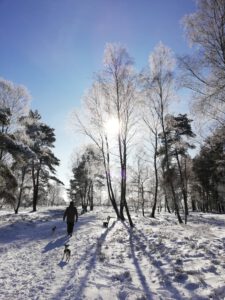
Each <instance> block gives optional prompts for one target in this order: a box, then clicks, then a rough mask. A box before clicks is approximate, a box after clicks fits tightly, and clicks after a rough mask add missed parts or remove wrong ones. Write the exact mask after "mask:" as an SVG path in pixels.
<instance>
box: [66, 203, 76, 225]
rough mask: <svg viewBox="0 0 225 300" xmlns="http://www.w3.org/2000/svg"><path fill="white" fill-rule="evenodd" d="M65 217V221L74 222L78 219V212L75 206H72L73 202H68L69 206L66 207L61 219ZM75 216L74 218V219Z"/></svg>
mask: <svg viewBox="0 0 225 300" xmlns="http://www.w3.org/2000/svg"><path fill="white" fill-rule="evenodd" d="M65 218H66V219H67V222H69V223H74V221H75V222H77V220H78V213H77V209H76V207H74V206H73V204H70V206H69V207H67V208H66V210H65V212H64V215H63V221H65ZM75 218H76V220H75Z"/></svg>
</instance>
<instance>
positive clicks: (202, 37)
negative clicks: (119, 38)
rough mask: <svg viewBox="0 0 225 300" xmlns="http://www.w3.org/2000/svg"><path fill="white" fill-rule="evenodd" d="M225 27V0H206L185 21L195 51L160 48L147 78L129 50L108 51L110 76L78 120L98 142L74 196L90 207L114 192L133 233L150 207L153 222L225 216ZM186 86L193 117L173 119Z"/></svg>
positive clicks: (76, 171) (91, 93)
mask: <svg viewBox="0 0 225 300" xmlns="http://www.w3.org/2000/svg"><path fill="white" fill-rule="evenodd" d="M224 22H225V0H199V1H197V9H196V12H195V13H193V14H191V15H187V16H185V17H184V19H183V26H184V30H185V33H186V37H187V39H188V40H189V42H190V43H191V44H192V46H193V51H192V52H193V53H192V54H191V55H184V56H180V57H175V55H174V54H173V52H172V50H171V49H169V48H168V47H167V46H165V45H164V44H162V43H159V44H158V45H157V46H156V47H155V49H154V50H153V52H152V53H151V54H150V55H149V63H148V65H147V66H146V67H145V68H144V70H143V71H141V72H137V71H136V70H135V68H134V61H133V59H132V58H131V56H130V55H129V53H128V50H127V49H126V48H125V47H123V46H121V45H119V44H107V45H106V47H105V52H104V59H103V67H102V70H100V71H99V72H98V73H97V74H96V75H95V77H94V80H93V82H92V85H91V87H90V88H89V90H88V91H87V93H86V94H85V95H84V97H83V102H82V108H81V109H79V110H76V111H75V112H74V115H73V117H74V120H75V122H76V129H77V130H79V131H81V132H82V133H83V134H85V135H86V136H88V137H89V138H90V141H91V142H92V143H91V145H88V146H87V148H86V149H83V150H82V153H81V154H80V156H79V157H77V159H76V161H75V162H74V165H73V170H72V171H73V178H72V179H71V182H70V189H69V194H70V196H71V197H74V199H75V200H76V201H78V203H82V206H83V207H84V210H85V209H86V208H87V205H88V204H89V203H90V206H91V209H92V208H93V198H95V199H97V198H99V197H100V196H99V194H101V193H100V192H101V190H102V187H105V189H106V191H107V193H105V191H104V195H105V198H106V199H107V201H109V202H110V203H111V205H112V207H113V208H114V211H115V214H116V216H117V218H118V219H121V220H124V219H125V214H126V216H127V218H128V220H129V223H130V226H133V225H134V224H133V221H132V218H131V214H130V208H131V205H133V206H134V207H135V209H139V208H141V209H142V213H143V215H144V213H145V206H146V205H147V204H149V205H150V209H151V216H152V217H155V213H156V209H157V207H158V209H159V210H161V208H162V206H163V207H164V209H165V210H167V211H169V212H171V211H174V212H175V213H176V215H177V218H178V221H179V223H183V222H185V223H186V222H187V217H188V214H189V210H190V209H191V210H193V211H195V210H201V211H205V212H212V211H214V212H223V213H224V211H225V205H224V204H225V200H224V192H225V184H224V180H223V178H224V170H225V169H224V150H225V148H224V145H225V139H224V132H225V127H224V126H225V122H224V121H225V119H224V114H225V107H224V103H225V101H224V95H225V94H224V92H225V84H224V83H225V34H224V28H225V26H224V25H225V23H224ZM179 88H182V89H184V88H186V89H189V90H190V96H189V97H190V105H191V111H190V113H189V114H191V118H190V117H189V116H188V115H187V113H182V112H179V111H178V112H176V113H174V112H173V110H174V109H173V108H172V107H174V101H175V100H176V98H177V93H178V89H179ZM181 95H182V94H181ZM193 120H194V122H193ZM193 124H194V125H193ZM193 128H194V129H193ZM202 132H203V133H204V136H202ZM196 146H197V147H196ZM193 149H195V150H193ZM190 150H192V155H190ZM193 153H194V154H193ZM97 166H98V168H97ZM103 179H104V180H103ZM93 195H95V196H93ZM162 199H163V200H162ZM181 213H182V214H181Z"/></svg>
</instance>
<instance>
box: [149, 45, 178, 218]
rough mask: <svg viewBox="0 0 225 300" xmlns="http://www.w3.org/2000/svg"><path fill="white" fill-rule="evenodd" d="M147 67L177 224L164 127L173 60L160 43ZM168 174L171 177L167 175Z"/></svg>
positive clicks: (167, 50) (171, 87)
mask: <svg viewBox="0 0 225 300" xmlns="http://www.w3.org/2000/svg"><path fill="white" fill-rule="evenodd" d="M149 66H150V74H149V79H148V81H149V87H148V93H149V94H150V95H151V96H150V100H151V103H152V105H153V107H154V111H155V115H156V117H157V118H158V120H159V123H160V127H161V131H162V136H163V140H164V143H165V145H164V146H165V168H166V173H167V176H168V183H169V187H170V192H171V195H172V198H173V203H174V207H175V210H176V214H177V218H178V221H179V223H182V222H183V221H182V219H181V217H180V213H179V207H178V202H177V197H176V192H175V187H174V184H173V177H172V173H173V172H172V169H171V165H170V158H169V148H168V141H167V134H166V126H165V116H166V114H167V112H168V108H169V105H170V104H171V102H172V101H173V100H174V97H175V92H174V74H173V71H174V67H175V60H174V57H173V53H172V51H171V50H170V49H169V48H168V47H166V46H165V45H163V44H162V43H159V44H158V45H157V46H156V47H155V49H154V51H153V53H152V54H151V55H150V57H149ZM170 173H171V176H169V175H168V174H170Z"/></svg>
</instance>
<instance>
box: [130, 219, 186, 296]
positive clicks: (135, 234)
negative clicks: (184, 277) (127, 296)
mask: <svg viewBox="0 0 225 300" xmlns="http://www.w3.org/2000/svg"><path fill="white" fill-rule="evenodd" d="M124 227H125V228H126V229H127V232H128V234H129V240H130V248H131V255H132V258H133V262H134V265H135V268H136V271H137V275H138V277H139V279H140V282H141V284H142V287H143V289H144V292H145V294H146V296H147V297H148V298H147V299H153V298H152V295H151V292H150V289H149V287H148V285H147V283H146V278H145V276H144V274H143V272H142V270H141V266H140V263H139V259H138V258H137V256H136V254H135V248H136V247H137V245H138V250H140V251H141V252H142V253H143V255H144V256H145V257H146V258H148V259H149V260H150V262H151V264H152V265H153V266H154V267H155V268H156V269H157V270H158V271H159V273H160V275H161V278H163V279H165V282H164V284H165V285H166V289H167V290H169V291H170V292H171V293H172V296H173V299H183V298H182V296H181V294H180V292H179V291H178V289H176V288H175V286H174V285H173V284H172V283H171V281H169V280H167V274H166V273H165V271H164V270H163V269H162V268H161V265H162V263H161V261H157V260H156V259H155V258H154V257H153V256H152V255H151V253H150V252H149V251H147V250H146V244H145V243H143V242H142V241H141V238H142V239H145V240H147V237H146V236H145V235H144V234H143V233H142V231H141V230H138V229H136V228H130V227H128V226H127V225H126V224H125V223H124ZM169 264H170V266H172V262H171V261H170V262H169Z"/></svg>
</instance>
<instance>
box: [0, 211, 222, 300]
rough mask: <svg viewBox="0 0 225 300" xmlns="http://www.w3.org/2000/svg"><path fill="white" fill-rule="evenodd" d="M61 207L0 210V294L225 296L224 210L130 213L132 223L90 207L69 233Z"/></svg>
mask: <svg viewBox="0 0 225 300" xmlns="http://www.w3.org/2000/svg"><path fill="white" fill-rule="evenodd" d="M64 209H65V208H64V207H61V208H51V209H50V208H42V209H40V211H38V212H36V213H29V212H25V211H24V212H21V213H19V214H18V215H14V214H13V213H11V212H3V211H0V299H1V300H3V299H4V300H7V299H8V300H12V299H18V300H19V299H21V300H22V299H23V300H28V299H29V300H30V299H38V300H46V299H47V300H50V299H52V300H53V299H54V300H59V299H60V300H61V299H65V300H69V299H73V300H74V299H75V300H79V299H88V300H89V299H90V300H92V299H93V300H94V299H96V300H97V299H98V300H100V299H104V300H110V299H113V300H114V299H121V300H125V299H131V300H134V299H136V300H137V299H139V300H144V299H153V300H159V299H161V300H164V299H166V300H169V299H196V300H197V299H199V300H200V299H201V300H203V299H225V250H224V249H225V216H224V215H216V214H200V213H195V214H191V216H190V217H189V223H188V224H187V225H179V224H178V223H177V220H176V216H174V215H173V214H165V213H164V214H160V215H157V217H156V219H151V218H149V217H148V216H147V217H142V216H137V215H133V219H134V222H135V228H133V229H131V228H130V227H129V225H128V223H127V222H124V223H122V222H120V221H117V220H116V218H115V214H114V213H113V211H112V210H111V209H109V208H108V209H106V211H105V209H104V210H103V208H96V210H95V211H93V212H88V213H86V214H84V215H81V216H80V217H79V220H78V223H76V225H75V231H74V234H73V236H72V237H71V238H70V239H69V238H68V237H67V236H66V223H65V222H63V220H62V216H63V211H64ZM108 215H110V216H111V217H112V218H111V219H110V222H109V227H108V228H103V226H102V223H103V221H106V218H107V216H108ZM53 226H56V231H55V232H54V233H52V227H53ZM65 243H69V245H70V246H69V249H70V250H71V258H70V260H69V262H65V260H64V261H62V256H63V250H64V244H65Z"/></svg>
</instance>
